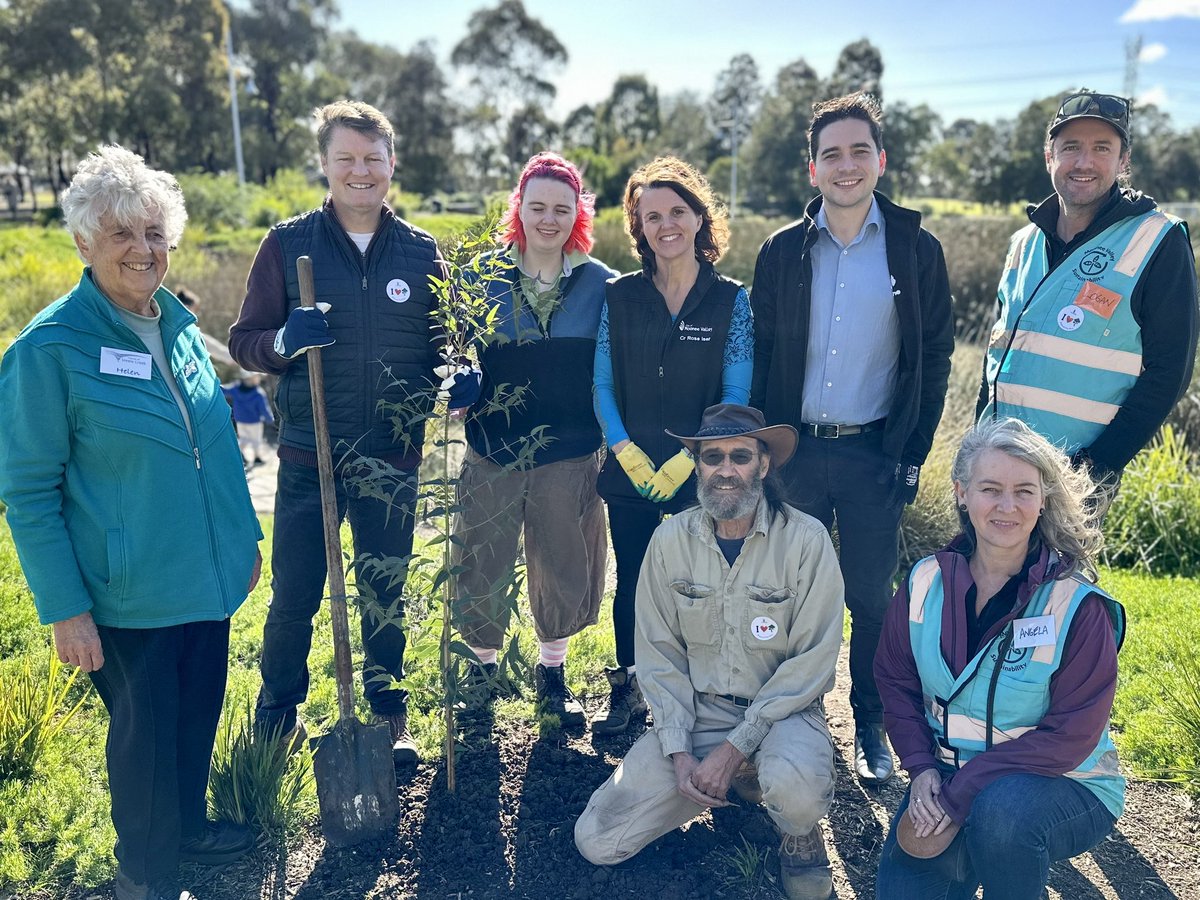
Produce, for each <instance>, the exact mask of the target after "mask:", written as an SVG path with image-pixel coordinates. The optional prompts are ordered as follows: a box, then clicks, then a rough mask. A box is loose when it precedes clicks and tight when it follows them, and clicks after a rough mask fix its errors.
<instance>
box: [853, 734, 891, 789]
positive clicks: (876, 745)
mask: <svg viewBox="0 0 1200 900" xmlns="http://www.w3.org/2000/svg"><path fill="white" fill-rule="evenodd" d="M854 770H855V771H856V772H857V773H858V780H859V781H861V782H862V783H863V784H867V785H871V786H872V787H876V786H878V785H881V784H883V783H884V782H885V781H887V780H888V779H889V778H891V777H892V774H893V773H894V772H895V765H894V763H893V762H892V748H891V747H889V746H888V740H887V732H885V731H884V728H883V726H882V725H859V726H858V727H857V728H855V729H854Z"/></svg>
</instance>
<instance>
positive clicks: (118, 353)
mask: <svg viewBox="0 0 1200 900" xmlns="http://www.w3.org/2000/svg"><path fill="white" fill-rule="evenodd" d="M100 372H101V374H103V375H124V376H125V377H126V378H141V379H142V380H143V381H149V380H150V354H149V353H138V352H137V351H136V350H114V349H113V348H112V347H101V348H100Z"/></svg>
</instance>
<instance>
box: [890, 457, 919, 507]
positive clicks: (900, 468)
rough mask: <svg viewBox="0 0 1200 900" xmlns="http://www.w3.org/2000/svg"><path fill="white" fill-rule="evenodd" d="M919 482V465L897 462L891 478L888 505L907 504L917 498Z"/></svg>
mask: <svg viewBox="0 0 1200 900" xmlns="http://www.w3.org/2000/svg"><path fill="white" fill-rule="evenodd" d="M920 483H921V467H920V466H912V465H909V464H907V463H897V464H896V472H895V474H894V475H893V478H892V491H891V494H890V495H889V496H888V506H889V507H892V508H895V507H897V506H907V505H908V504H910V503H912V502H913V501H914V500H916V499H917V488H918V487H919V486H920Z"/></svg>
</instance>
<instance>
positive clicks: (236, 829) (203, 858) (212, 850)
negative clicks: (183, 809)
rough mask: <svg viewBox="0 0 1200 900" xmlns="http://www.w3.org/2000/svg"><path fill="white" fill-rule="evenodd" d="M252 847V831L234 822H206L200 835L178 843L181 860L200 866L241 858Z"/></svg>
mask: <svg viewBox="0 0 1200 900" xmlns="http://www.w3.org/2000/svg"><path fill="white" fill-rule="evenodd" d="M253 847H254V833H253V832H252V831H251V830H250V829H249V828H247V827H246V826H245V825H238V824H237V823H235V822H228V821H224V820H222V821H218V822H207V823H205V826H204V833H203V834H201V835H200V837H194V838H188V839H187V840H185V841H181V842H180V844H179V858H180V859H181V860H182V861H183V862H190V863H198V864H199V865H202V866H223V865H226V864H227V863H231V862H235V861H236V860H239V859H241V858H242V857H243V856H245V855H246V854H247V853H249V852H250V851H251V849H253Z"/></svg>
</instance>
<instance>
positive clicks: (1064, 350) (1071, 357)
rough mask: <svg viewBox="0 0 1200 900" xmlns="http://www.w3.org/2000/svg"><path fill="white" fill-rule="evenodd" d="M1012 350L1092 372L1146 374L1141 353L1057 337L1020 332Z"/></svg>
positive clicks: (1014, 339) (1015, 336)
mask: <svg viewBox="0 0 1200 900" xmlns="http://www.w3.org/2000/svg"><path fill="white" fill-rule="evenodd" d="M1012 348H1013V349H1014V350H1022V351H1024V352H1025V353H1033V354H1035V355H1037V356H1049V357H1050V358H1051V359H1058V360H1062V361H1063V362H1069V363H1074V364H1075V365H1079V366H1087V367H1088V368H1089V369H1104V370H1105V371H1107V372H1120V373H1121V374H1122V375H1133V376H1135V377H1136V376H1138V375H1141V374H1142V354H1140V353H1135V352H1133V351H1131V350H1109V349H1107V348H1105V347H1097V346H1095V345H1093V344H1084V343H1080V342H1079V341H1073V340H1071V339H1070V338H1064V337H1057V336H1056V335H1053V334H1039V333H1038V332H1036V331H1026V330H1025V329H1023V328H1022V329H1019V330H1018V331H1017V333H1016V334H1015V335H1013V342H1012Z"/></svg>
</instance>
